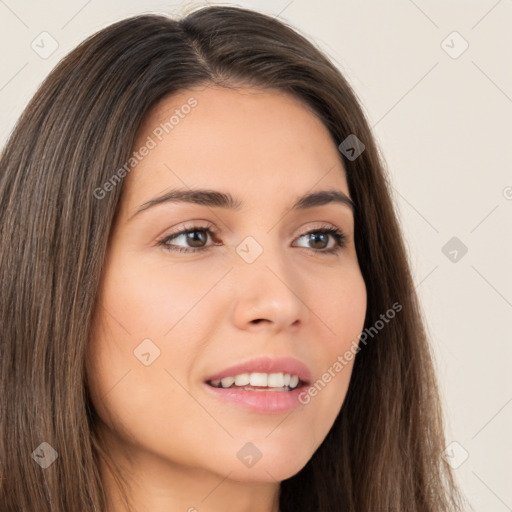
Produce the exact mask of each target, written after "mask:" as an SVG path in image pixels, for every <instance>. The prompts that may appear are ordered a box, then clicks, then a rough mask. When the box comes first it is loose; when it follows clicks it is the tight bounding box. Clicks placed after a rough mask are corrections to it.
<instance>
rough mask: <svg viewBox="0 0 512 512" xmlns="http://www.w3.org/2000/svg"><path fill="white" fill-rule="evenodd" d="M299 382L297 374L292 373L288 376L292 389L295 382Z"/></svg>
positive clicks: (294, 386)
mask: <svg viewBox="0 0 512 512" xmlns="http://www.w3.org/2000/svg"><path fill="white" fill-rule="evenodd" d="M298 383H299V377H297V375H292V377H291V378H290V384H289V386H290V387H291V388H292V389H293V388H296V387H297V384H298Z"/></svg>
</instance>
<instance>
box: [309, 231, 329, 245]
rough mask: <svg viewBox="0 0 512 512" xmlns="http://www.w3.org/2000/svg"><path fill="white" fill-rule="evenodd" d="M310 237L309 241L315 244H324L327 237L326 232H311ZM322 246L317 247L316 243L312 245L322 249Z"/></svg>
mask: <svg viewBox="0 0 512 512" xmlns="http://www.w3.org/2000/svg"><path fill="white" fill-rule="evenodd" d="M309 237H310V240H309V241H310V242H313V243H314V244H317V243H318V242H320V245H322V244H325V242H326V238H327V233H311V234H310V235H309ZM322 248H323V247H318V246H317V245H315V246H314V247H313V249H322Z"/></svg>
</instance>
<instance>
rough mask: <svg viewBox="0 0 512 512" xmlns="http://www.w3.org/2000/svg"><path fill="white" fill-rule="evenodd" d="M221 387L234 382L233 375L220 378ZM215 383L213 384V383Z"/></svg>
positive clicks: (227, 386) (226, 386)
mask: <svg viewBox="0 0 512 512" xmlns="http://www.w3.org/2000/svg"><path fill="white" fill-rule="evenodd" d="M220 382H221V383H222V387H223V388H229V386H231V385H232V384H234V382H235V377H224V378H223V379H221V380H220ZM214 385H215V384H214Z"/></svg>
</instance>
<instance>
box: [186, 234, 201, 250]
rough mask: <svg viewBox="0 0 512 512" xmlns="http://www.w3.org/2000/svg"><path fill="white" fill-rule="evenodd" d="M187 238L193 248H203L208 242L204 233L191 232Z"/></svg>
mask: <svg viewBox="0 0 512 512" xmlns="http://www.w3.org/2000/svg"><path fill="white" fill-rule="evenodd" d="M198 235H199V236H198ZM187 236H188V241H189V242H190V245H191V246H192V247H201V246H202V245H204V242H205V241H206V233H205V232H204V231H190V232H189V233H188V234H187ZM197 242H199V243H197Z"/></svg>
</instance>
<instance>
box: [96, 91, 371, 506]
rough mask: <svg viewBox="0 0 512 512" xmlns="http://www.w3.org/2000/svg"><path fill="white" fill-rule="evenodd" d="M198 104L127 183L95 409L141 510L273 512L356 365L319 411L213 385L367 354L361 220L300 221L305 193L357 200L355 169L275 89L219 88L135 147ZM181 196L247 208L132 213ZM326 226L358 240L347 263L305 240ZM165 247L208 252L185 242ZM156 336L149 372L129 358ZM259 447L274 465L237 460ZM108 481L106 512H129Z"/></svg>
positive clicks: (326, 392) (332, 385)
mask: <svg viewBox="0 0 512 512" xmlns="http://www.w3.org/2000/svg"><path fill="white" fill-rule="evenodd" d="M190 97H193V98H195V99H196V100H197V102H198V103H197V107H195V108H194V109H193V110H192V111H191V112H190V114H188V115H187V116H185V117H184V118H183V119H180V122H179V124H178V125H176V126H175V127H174V129H173V130H172V131H171V132H170V133H169V134H168V135H166V136H165V137H164V138H163V140H162V141H161V142H159V143H158V144H157V146H156V147H155V148H153V149H152V150H151V151H150V152H149V154H148V155H147V156H146V157H145V158H144V159H143V160H142V161H141V162H140V163H138V165H136V167H135V168H134V170H133V171H131V173H130V174H129V175H127V177H126V178H125V182H124V185H123V186H124V189H123V194H122V198H121V204H120V210H119V216H118V217H117V219H116V222H115V224H114V226H113V231H112V233H111V239H110V242H109V248H108V254H107V259H106V262H105V266H104V268H103V274H102V281H101V287H100V293H99V298H98V308H97V315H96V317H95V322H94V325H93V335H92V337H91V340H90V344H89V353H88V361H87V371H88V378H89V385H90V388H91V396H92V400H93V404H94V406H95V408H96V410H97V411H98V415H99V416H100V418H101V422H100V425H99V433H100V436H101V438H102V439H103V440H104V441H105V443H106V446H107V448H108V450H109V453H110V455H111V456H112V458H113V459H114V461H115V463H116V464H117V465H119V467H121V468H122V471H123V475H124V476H125V478H127V479H128V480H129V485H130V492H131V496H132V499H133V503H134V505H135V509H136V510H137V511H151V512H164V511H165V512H168V511H169V510H177V511H178V510H179V511H189V512H192V511H195V510H197V511H200V512H216V511H222V512H234V511H238V512H239V511H242V510H243V511H246V512H252V511H258V512H262V511H263V512H265V511H269V512H277V511H278V510H279V507H278V497H279V485H280V484H279V482H280V481H282V480H284V479H286V478H289V477H291V476H293V475H295V474H296V473H297V472H299V471H300V470H301V469H302V468H303V467H304V466H305V464H306V463H307V462H308V460H309V459H310V458H311V456H312V455H313V453H314V452H315V450H316V449H317V448H318V446H319V445H320V444H321V443H322V441H323V440H324V438H325V436H326V435H327V433H328V432H329V430H330V428H331V426H332V425H333V423H334V420H335V419H336V417H337V415H338V413H339V411H340V409H341V407H342V404H343V401H344V399H345V395H346V392H347V388H348V384H349V380H350V375H351V372H352V367H353V360H352V361H350V362H349V364H348V365H346V366H345V367H344V368H343V370H342V371H341V372H339V373H337V374H336V376H335V377H334V378H332V380H331V381H330V382H329V383H328V384H327V385H326V386H325V387H324V389H323V390H322V391H321V392H319V393H318V394H317V396H315V397H314V398H312V399H311V401H310V402H309V403H308V404H307V405H302V406H300V407H298V408H296V409H294V410H293V411H292V412H291V413H284V414H262V413H257V412H253V411H247V410H245V409H242V408H241V407H239V406H237V405H234V404H233V403H229V402H224V401H221V400H219V399H217V398H216V397H213V396H211V395H210V394H209V393H207V392H206V390H205V389H204V386H205V385H204V383H203V381H204V379H206V377H208V376H210V375H212V374H214V373H216V372H218V371H220V370H222V369H224V368H226V367H228V366H231V365H233V364H236V363H238V362H240V361H244V360H247V359H249V358H251V357H254V356H260V355H271V356H291V357H294V358H296V359H298V360H299V361H301V362H303V363H304V364H306V365H307V366H308V367H309V369H310V371H311V373H312V376H313V382H314V381H316V380H317V379H319V378H321V376H322V374H323V373H324V372H326V371H327V369H328V368H329V367H332V365H333V364H334V363H335V361H336V360H337V357H338V356H339V355H341V354H344V353H345V351H346V350H348V349H349V348H350V346H351V344H352V343H353V341H354V340H357V336H358V334H359V333H360V332H361V330H362V329H363V326H364V317H365V311H366V288H365V283H364V280H363V278H362V275H361V272H360V268H359V265H358V260H357V253H356V247H355V245H354V218H353V214H352V211H351V209H350V208H349V207H348V206H346V205H343V204H337V203H330V204H327V205H322V206H317V207H314V208H310V209H308V210H304V211H290V206H291V205H292V203H293V202H294V201H295V200H296V198H297V197H299V196H301V195H304V194H306V193H310V192H315V191H319V190H330V189H335V190H339V191H342V192H344V193H345V194H346V195H347V196H348V197H350V195H349V190H348V186H347V182H346V178H345V169H344V167H343V163H342V160H341V158H340V154H339V152H338V149H337V147H336V144H335V142H334V141H333V140H332V139H331V137H330V135H329V132H328V131H327V129H326V128H325V126H324V125H323V124H322V122H321V121H320V120H319V119H318V118H317V117H316V116H315V115H314V114H313V113H312V112H311V111H310V110H309V109H308V108H306V107H305V106H304V105H303V104H302V103H301V102H300V101H299V100H297V99H295V98H293V97H291V96H288V95H286V94H285V93H282V92H278V91H275V90H270V89H267V90H256V89H249V88H243V87H242V88H240V89H236V90H233V89H226V88H220V87H216V86H215V87H214V86H211V87H200V88H195V89H192V90H187V91H181V92H180V93H177V94H174V95H172V96H169V97H167V98H165V99H164V100H162V101H161V102H160V103H159V104H157V105H156V107H155V108H154V109H153V110H152V111H151V112H150V113H149V114H148V116H147V118H146V120H145V122H144V123H143V126H142V127H141V129H140V132H139V135H138V138H137V141H136V143H135V145H134V150H137V149H138V148H140V147H141V146H142V145H143V144H145V142H146V141H147V137H148V136H151V134H152V132H153V130H154V129H155V127H157V126H159V125H160V123H162V122H164V121H165V120H168V119H169V118H170V116H171V115H172V114H173V112H174V111H175V110H176V108H180V106H181V105H183V104H185V103H186V102H187V100H188V99H189V98H190ZM153 138H154V137H153ZM177 187H180V188H187V189H188V188H192V189H195V188H207V189H213V190H218V191H222V192H229V193H230V194H232V195H233V196H234V197H235V198H237V199H238V200H240V201H241V202H242V204H243V206H242V208H241V209H240V210H238V211H235V210H229V209H225V208H218V207H207V206H203V205H196V204H187V203H168V204H160V205H157V206H153V207H151V208H148V209H146V210H145V211H143V212H141V213H139V214H137V215H135V216H134V214H135V212H136V211H137V210H138V208H140V207H141V205H143V204H145V203H146V202H147V201H149V200H151V199H153V198H156V197H158V196H160V195H162V194H163V193H165V192H167V191H169V190H170V189H172V188H177ZM196 225H198V226H200V227H202V228H204V227H207V226H208V225H211V226H213V228H214V229H215V230H216V233H215V234H214V235H213V238H211V237H210V236H208V237H206V233H204V232H200V233H198V235H203V238H202V239H201V240H203V246H209V250H207V251H204V252H197V253H180V252H173V251H169V250H165V248H164V247H162V246H159V245H157V242H158V241H159V240H161V239H163V238H165V236H169V235H171V234H173V233H175V232H177V231H180V230H181V229H184V228H189V227H192V226H196ZM325 225H327V226H332V227H335V228H338V229H340V230H341V231H342V232H343V233H344V234H345V236H346V245H345V247H343V248H341V250H340V252H339V253H338V254H326V253H323V252H322V250H325V249H324V247H326V248H330V247H332V246H334V245H335V239H334V238H333V237H332V236H330V235H328V236H327V238H326V239H325V243H324V245H323V246H322V245H315V244H314V243H313V242H312V241H311V240H309V239H308V237H307V236H304V234H306V233H308V232H310V231H312V230H313V231H314V230H315V229H316V230H318V229H319V228H322V227H324V226H325ZM196 236H197V235H196ZM247 236H251V237H253V238H254V239H255V240H256V241H257V242H258V244H259V245H260V246H261V247H262V249H263V252H262V254H261V255H260V256H259V257H258V258H257V259H256V260H255V261H254V262H253V263H247V262H246V261H245V260H244V259H242V258H241V257H240V255H239V254H238V253H237V252H236V247H237V246H238V245H239V244H240V243H241V242H242V241H243V240H244V239H245V238H246V237H247ZM215 242H217V243H218V244H219V245H213V244H214V243H215ZM169 244H174V245H175V246H177V247H182V248H191V247H198V245H197V244H196V245H193V244H191V243H190V239H188V240H187V238H186V237H185V236H183V235H182V236H180V237H178V238H176V239H174V240H172V241H171V242H169ZM199 244H200V243H199ZM258 319H259V320H260V321H258V322H255V320H258ZM148 338H149V339H151V340H152V342H153V343H154V344H155V345H156V346H158V348H159V350H160V356H159V357H158V358H156V359H155V360H154V361H153V362H152V363H151V364H150V365H149V366H145V365H144V364H142V363H141V362H140V360H139V359H137V357H135V355H134V350H135V349H136V347H137V346H138V345H139V344H140V343H141V342H142V340H144V339H148ZM247 442H251V443H253V444H254V445H256V446H257V448H258V449H259V451H260V452H261V453H262V457H261V459H260V460H259V461H258V462H257V463H256V464H255V465H254V466H252V467H246V466H245V465H244V464H242V463H241V461H240V460H239V459H238V458H237V456H236V454H237V452H238V450H240V449H241V448H242V446H244V445H245V444H246V443H247ZM101 468H102V475H103V478H104V481H105V484H106V488H107V494H108V496H109V512H120V511H121V510H125V509H124V508H123V507H122V506H121V504H120V501H119V495H118V493H117V490H116V487H115V486H114V485H113V480H112V476H111V474H110V472H109V471H108V469H107V467H106V466H105V465H103V464H102V466H101Z"/></svg>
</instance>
